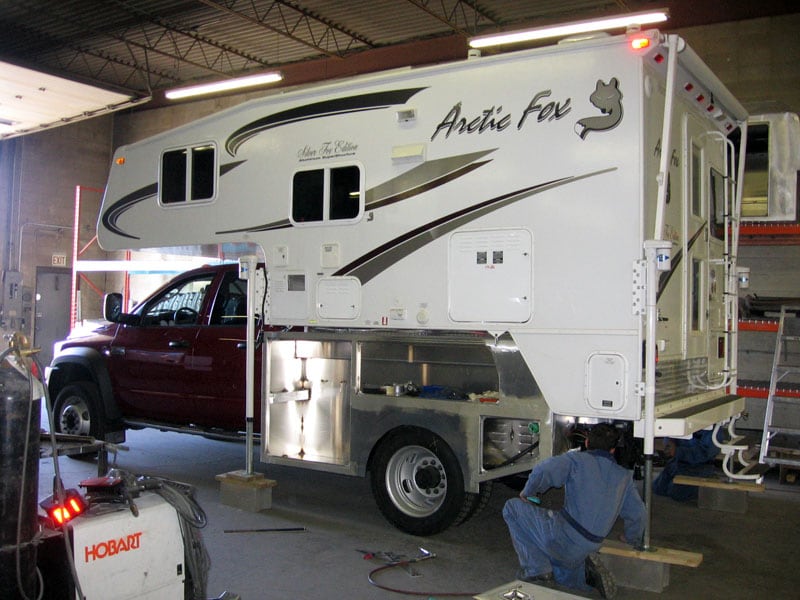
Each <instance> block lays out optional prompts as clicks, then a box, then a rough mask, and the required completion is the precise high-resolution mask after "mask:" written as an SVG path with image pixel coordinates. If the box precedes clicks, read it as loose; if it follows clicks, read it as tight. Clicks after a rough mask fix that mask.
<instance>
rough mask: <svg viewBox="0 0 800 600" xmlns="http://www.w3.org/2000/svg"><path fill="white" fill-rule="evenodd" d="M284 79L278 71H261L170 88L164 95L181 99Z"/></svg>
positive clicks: (173, 98)
mask: <svg viewBox="0 0 800 600" xmlns="http://www.w3.org/2000/svg"><path fill="white" fill-rule="evenodd" d="M282 79H283V75H281V74H280V73H278V72H277V71H273V72H270V73H261V74H259V75H250V76H248V77H237V78H236V79H227V80H225V81H215V82H213V83H201V84H198V85H191V86H189V87H184V88H175V89H174V90H168V91H167V92H166V93H165V94H164V95H165V96H166V97H167V98H169V99H170V100H179V99H181V98H190V97H193V96H204V95H206V94H215V93H217V92H229V91H231V90H239V89H242V88H249V87H255V86H257V85H264V84H266V83H276V82H278V81H281V80H282Z"/></svg>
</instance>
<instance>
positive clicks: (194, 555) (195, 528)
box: [136, 476, 211, 600]
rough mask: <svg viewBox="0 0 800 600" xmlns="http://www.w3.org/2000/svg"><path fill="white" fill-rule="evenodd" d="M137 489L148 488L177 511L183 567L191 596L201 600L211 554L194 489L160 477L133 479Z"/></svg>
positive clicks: (203, 599) (204, 523) (202, 599)
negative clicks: (207, 547)
mask: <svg viewBox="0 0 800 600" xmlns="http://www.w3.org/2000/svg"><path fill="white" fill-rule="evenodd" d="M136 483H137V484H138V486H139V487H140V489H147V490H152V491H153V492H155V493H156V494H158V495H159V496H161V497H162V498H163V499H164V500H165V501H166V502H167V503H169V504H170V505H171V506H172V507H173V508H174V509H175V512H176V513H177V514H178V524H179V525H180V528H181V536H182V537H183V543H184V556H185V557H186V570H187V571H188V575H190V578H191V585H192V594H193V595H192V597H193V598H195V599H196V600H205V598H206V587H207V584H208V572H209V571H210V570H211V557H210V556H209V555H208V551H207V550H206V547H205V544H204V543H203V536H202V535H201V533H200V530H201V529H202V528H203V527H205V526H206V525H207V524H208V518H207V517H206V513H205V511H204V510H203V508H202V507H201V506H200V505H199V504H198V503H197V501H196V500H195V499H194V497H193V494H194V488H193V487H192V486H190V485H186V484H179V483H177V482H174V481H169V480H166V479H162V478H160V477H148V476H142V477H138V478H137V479H136Z"/></svg>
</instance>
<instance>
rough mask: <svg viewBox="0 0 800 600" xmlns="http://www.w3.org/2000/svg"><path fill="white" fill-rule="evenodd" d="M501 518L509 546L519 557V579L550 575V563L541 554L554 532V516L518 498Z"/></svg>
mask: <svg viewBox="0 0 800 600" xmlns="http://www.w3.org/2000/svg"><path fill="white" fill-rule="evenodd" d="M503 518H504V519H505V521H506V525H508V532H509V533H510V534H511V543H512V544H514V550H516V551H517V556H518V557H519V565H520V567H521V570H522V573H521V574H520V575H521V577H522V578H533V577H538V576H540V575H546V574H548V573H550V572H552V566H551V565H550V559H549V557H548V555H547V554H546V553H545V552H544V551H543V548H546V547H547V544H548V540H549V539H551V538H552V536H553V534H554V532H553V527H554V525H555V519H554V515H553V512H552V511H550V510H546V509H543V508H539V507H536V506H533V505H532V504H530V503H528V502H525V501H524V500H522V499H521V498H512V499H511V500H509V501H508V502H506V505H505V506H504V507H503Z"/></svg>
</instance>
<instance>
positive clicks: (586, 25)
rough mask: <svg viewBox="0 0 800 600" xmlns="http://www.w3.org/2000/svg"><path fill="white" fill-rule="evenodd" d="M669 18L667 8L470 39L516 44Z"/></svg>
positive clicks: (478, 44) (477, 43) (480, 44)
mask: <svg viewBox="0 0 800 600" xmlns="http://www.w3.org/2000/svg"><path fill="white" fill-rule="evenodd" d="M668 18H669V12H668V11H667V9H659V10H657V11H648V12H639V13H630V14H627V15H618V16H616V17H605V18H602V19H592V20H589V21H576V22H574V23H563V24H561V25H553V26H551V27H537V28H536V29H526V30H524V31H509V32H507V33H498V34H492V35H482V36H478V37H474V38H472V39H470V41H469V45H470V46H471V47H472V48H487V47H489V46H499V45H501V44H515V43H518V42H529V41H532V40H543V39H547V38H553V37H564V36H568V35H575V34H578V33H588V32H591V31H604V30H606V29H619V28H622V27H631V26H634V25H650V24H652V23H663V22H664V21H666V20H667V19H668Z"/></svg>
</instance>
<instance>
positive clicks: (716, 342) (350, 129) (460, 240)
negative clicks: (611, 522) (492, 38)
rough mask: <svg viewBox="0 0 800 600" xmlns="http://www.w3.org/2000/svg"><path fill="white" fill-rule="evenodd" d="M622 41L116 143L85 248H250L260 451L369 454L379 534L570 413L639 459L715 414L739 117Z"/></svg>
mask: <svg viewBox="0 0 800 600" xmlns="http://www.w3.org/2000/svg"><path fill="white" fill-rule="evenodd" d="M638 38H640V39H644V40H645V43H644V44H643V45H641V46H640V47H638V48H636V49H634V48H633V47H632V44H631V43H630V42H631V40H630V39H629V38H628V37H626V36H618V37H605V38H600V39H594V40H588V41H579V42H572V43H568V44H560V45H557V46H553V47H547V48H539V49H535V50H529V51H522V52H516V53H509V54H502V55H498V56H492V57H485V58H477V59H470V60H465V61H463V62H457V63H451V64H443V65H438V66H432V67H426V68H417V69H403V70H397V71H391V72H387V73H380V74H377V75H370V76H365V77H358V78H353V79H349V80H344V81H338V82H334V83H328V84H324V85H319V86H315V87H308V88H303V89H297V90H291V91H287V92H285V93H284V92H282V93H276V94H272V95H269V96H266V97H264V98H261V99H258V100H254V101H250V102H247V103H244V104H241V105H239V106H236V107H234V108H231V109H228V110H226V111H223V112H220V113H218V114H215V115H213V116H210V117H208V118H204V119H201V120H199V121H196V122H193V123H191V124H189V125H186V126H183V127H179V128H177V129H175V130H172V131H169V132H167V133H164V134H161V135H157V136H154V137H151V138H149V139H147V140H144V141H141V142H137V143H135V144H131V145H129V146H124V147H122V148H120V149H118V150H117V152H116V154H115V156H114V163H113V165H112V167H111V172H110V177H109V181H108V187H107V190H106V193H105V197H104V199H103V204H102V208H101V213H100V218H99V223H98V238H99V241H100V244H101V245H102V247H104V248H105V249H108V250H114V249H128V248H154V247H163V246H177V245H187V244H206V243H225V242H254V243H256V244H258V245H259V246H260V247H261V248H262V249H263V252H264V256H265V258H266V264H267V280H268V286H267V288H268V292H267V296H268V298H267V301H266V306H265V308H264V311H263V312H264V321H265V323H266V324H269V325H277V326H285V327H286V328H287V331H286V332H285V333H274V334H271V335H269V336H267V338H268V341H267V343H266V344H265V345H264V350H263V351H264V353H265V357H266V358H267V359H266V360H265V361H264V362H263V364H264V365H265V367H264V371H265V373H264V374H263V375H264V376H263V377H262V380H263V382H264V383H263V387H264V390H263V398H264V399H265V401H264V402H262V428H261V429H262V459H263V460H264V461H265V462H269V463H281V464H292V465H297V466H302V467H309V468H316V469H325V470H333V471H337V472H342V473H349V474H356V475H365V474H366V473H367V472H368V471H369V472H370V473H371V474H372V481H373V489H374V491H375V494H376V497H377V498H378V502H379V505H380V506H381V509H382V510H383V512H384V514H385V515H386V516H387V517H388V518H389V519H390V520H391V521H393V522H394V523H395V524H396V525H398V526H399V527H401V528H402V529H405V530H406V531H410V532H413V533H432V532H435V531H439V530H441V529H443V528H445V527H447V526H448V525H450V524H452V523H454V522H458V521H459V520H460V519H463V518H465V517H466V516H468V515H469V513H470V512H471V511H472V510H473V509H474V508H475V506H476V504H477V503H478V502H479V500H480V495H481V491H482V487H481V486H484V489H485V488H486V487H487V486H486V485H485V484H486V483H487V482H490V481H491V480H493V479H495V478H497V477H499V476H503V475H508V474H510V473H515V472H519V471H522V470H525V469H529V468H530V467H531V464H532V463H533V462H535V461H536V460H537V459H539V458H542V457H545V456H548V455H550V454H551V453H552V452H560V451H563V450H564V449H565V448H564V445H563V443H562V436H561V433H562V432H563V429H564V428H566V427H569V426H570V425H571V424H572V423H574V422H575V421H576V420H579V419H586V420H588V421H589V422H596V421H598V420H605V421H613V422H618V423H622V422H627V423H628V424H629V425H630V426H631V428H632V429H633V430H635V432H636V435H637V436H638V437H643V438H644V449H645V453H647V454H652V452H653V439H654V438H655V437H659V436H666V435H688V434H691V433H692V432H693V431H696V430H698V429H701V428H704V427H707V426H710V425H712V424H714V423H718V422H721V421H724V420H728V419H731V418H733V417H735V416H736V415H737V414H738V413H739V412H741V410H742V408H743V400H742V399H741V398H739V397H737V396H735V395H730V391H731V390H733V391H735V384H736V377H735V376H736V373H735V358H734V354H735V353H734V350H735V335H736V319H735V311H736V305H735V299H736V292H735V271H736V270H735V251H734V249H735V241H736V236H737V231H738V229H737V228H738V219H737V218H736V215H737V210H738V201H737V192H736V185H735V182H736V180H737V177H736V176H735V172H736V171H737V167H736V166H735V165H736V163H737V162H739V163H741V161H740V160H738V154H739V153H738V152H736V149H735V148H734V145H733V144H732V143H730V142H729V139H728V136H729V134H731V133H733V132H734V131H735V130H737V129H739V130H740V131H741V140H742V143H743V141H744V138H745V135H746V126H745V122H746V117H747V115H746V112H745V111H744V109H743V108H742V106H741V105H740V104H739V103H738V102H737V101H736V99H735V98H734V97H733V96H732V95H731V94H730V93H729V92H728V90H726V89H725V87H724V86H723V85H722V83H721V82H720V81H719V80H718V79H717V78H716V77H715V76H714V75H713V74H712V73H711V72H710V70H709V69H708V68H707V67H706V66H705V65H704V64H703V63H702V61H701V60H700V59H699V58H698V57H697V55H696V54H695V53H694V52H693V51H692V50H691V49H690V48H689V47H688V46H686V45H685V43H684V42H683V40H681V39H680V38H678V37H677V36H672V35H671V36H664V35H662V34H660V33H659V32H657V31H649V32H644V33H642V34H639V35H638ZM289 328H293V330H292V331H289V330H288V329H289ZM656 360H658V362H657V364H656ZM408 382H411V384H412V385H411V386H407V387H403V386H395V384H407V383H408ZM387 387H388V389H387ZM409 390H411V391H412V392H414V394H409V393H408V391H409ZM454 390H457V391H454ZM387 392H388V393H387ZM462 392H471V393H472V395H471V396H469V398H471V399H465V396H464V395H463V394H462ZM487 392H489V393H487ZM537 442H539V443H538V448H536V445H537ZM518 454H522V456H515V455H518ZM509 459H513V460H511V461H510V462H509Z"/></svg>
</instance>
